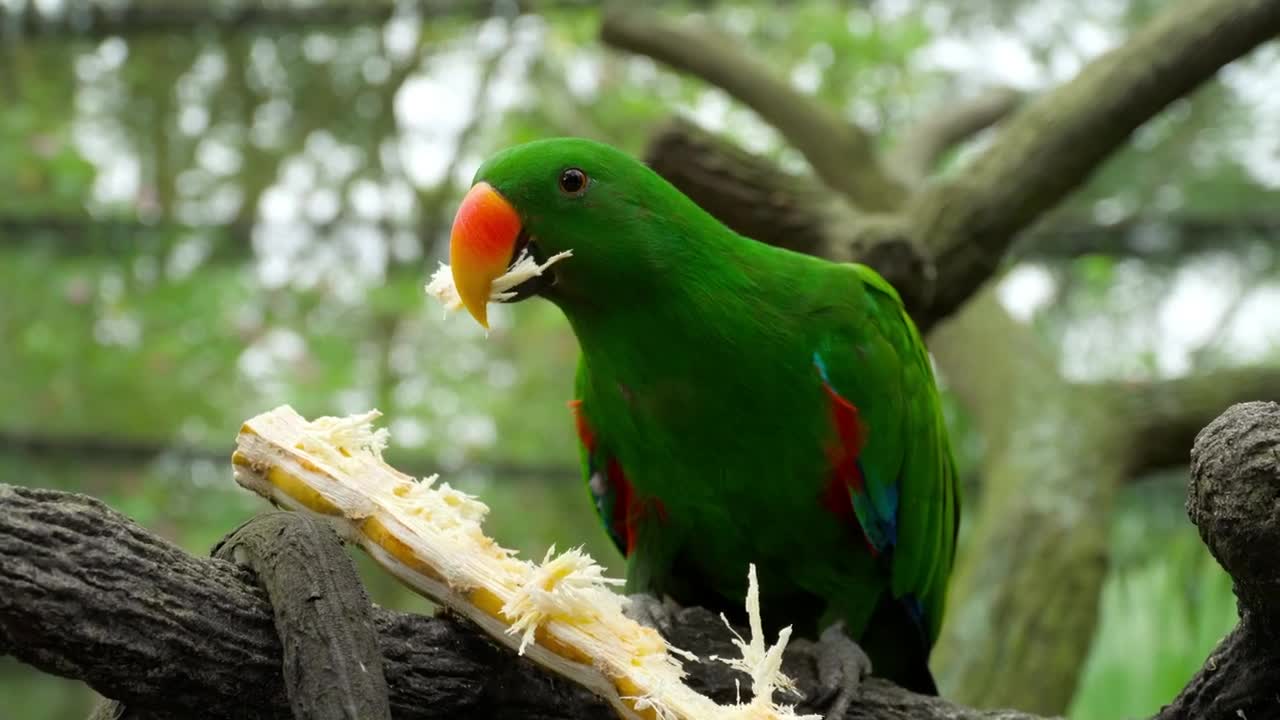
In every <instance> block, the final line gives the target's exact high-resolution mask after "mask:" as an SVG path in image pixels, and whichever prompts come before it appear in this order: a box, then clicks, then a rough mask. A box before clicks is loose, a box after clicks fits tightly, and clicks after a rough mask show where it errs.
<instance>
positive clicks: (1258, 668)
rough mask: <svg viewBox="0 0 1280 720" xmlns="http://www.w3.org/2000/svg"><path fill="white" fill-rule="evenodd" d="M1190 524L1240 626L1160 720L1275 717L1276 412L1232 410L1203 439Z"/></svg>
mask: <svg viewBox="0 0 1280 720" xmlns="http://www.w3.org/2000/svg"><path fill="white" fill-rule="evenodd" d="M1187 515H1188V516H1190V518H1191V521H1192V522H1194V523H1195V524H1196V527H1198V528H1199V529H1200V537H1201V538H1202V539H1203V540H1204V542H1205V544H1206V545H1208V546H1209V551H1210V552H1212V553H1213V556H1214V557H1215V558H1216V559H1217V560H1218V562H1219V563H1220V564H1221V565H1222V567H1223V568H1225V569H1226V571H1227V572H1228V573H1230V575H1231V579H1232V580H1233V581H1234V584H1235V592H1236V597H1237V599H1238V600H1239V607H1240V624H1239V625H1237V626H1236V629H1235V630H1233V631H1232V632H1231V634H1230V635H1228V636H1227V637H1226V639H1224V640H1223V641H1222V642H1221V643H1220V644H1219V645H1218V647H1217V648H1216V649H1215V650H1214V651H1213V654H1211V655H1210V656H1209V659H1208V661H1206V662H1205V665H1204V667H1203V668H1202V669H1201V670H1200V672H1199V673H1198V674H1197V675H1196V676H1195V677H1194V678H1192V680H1191V682H1190V683H1189V684H1188V685H1187V687H1186V689H1184V690H1183V691H1182V693H1180V694H1179V695H1178V697H1177V699H1175V700H1174V701H1173V702H1172V703H1171V704H1170V705H1168V706H1166V707H1165V708H1164V709H1163V710H1161V711H1160V714H1159V715H1158V716H1157V718H1158V719H1159V720H1183V719H1184V718H1186V719H1188V720H1189V719H1190V718H1202V717H1212V716H1214V715H1217V716H1219V717H1221V716H1224V715H1226V713H1228V712H1229V713H1234V717H1237V718H1249V719H1250V720H1256V719H1257V718H1276V717H1280V554H1277V553H1276V548H1278V547H1280V404H1277V403H1274V402H1254V403H1247V404H1242V405H1237V406H1235V407H1233V408H1232V409H1231V410H1230V411H1229V412H1227V413H1224V414H1223V415H1222V416H1220V417H1218V418H1217V419H1216V420H1214V421H1213V423H1211V424H1210V425H1209V426H1208V427H1206V428H1205V429H1204V430H1203V431H1201V433H1200V434H1199V436H1197V437H1196V443H1195V449H1194V450H1193V451H1192V453H1191V484H1190V487H1189V488H1188V491H1187Z"/></svg>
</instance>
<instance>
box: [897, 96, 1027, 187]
mask: <svg viewBox="0 0 1280 720" xmlns="http://www.w3.org/2000/svg"><path fill="white" fill-rule="evenodd" d="M1022 100H1023V94H1022V93H1021V92H1019V91H1018V90H1015V89H1013V88H1008V87H997V88H991V89H990V90H987V91H986V92H984V93H982V94H981V95H978V96H977V97H974V98H970V99H968V100H966V101H962V102H960V103H958V104H956V105H953V106H949V107H947V108H940V109H939V110H937V111H936V112H935V113H934V114H932V115H930V116H929V117H927V118H925V119H924V121H922V122H921V123H920V124H919V125H916V126H915V127H913V128H911V129H909V130H907V131H906V132H905V133H903V135H902V137H901V139H899V140H898V143H897V146H896V148H895V149H894V150H893V152H891V153H889V156H888V157H887V158H886V159H885V165H886V166H887V167H888V168H889V169H890V171H892V172H894V173H896V174H897V175H898V176H899V177H901V178H903V180H905V181H906V182H907V183H908V184H912V185H914V184H916V183H918V182H919V181H921V180H924V179H925V178H927V177H929V176H930V175H932V174H933V171H934V170H935V169H936V168H937V166H938V163H939V162H940V161H941V160H942V157H943V156H944V155H945V154H946V153H947V151H948V150H951V149H952V148H954V147H955V146H956V145H958V144H960V143H962V142H964V141H965V140H968V139H969V138H971V137H973V136H974V135H977V134H978V133H979V132H981V131H983V130H986V129H987V128H989V127H991V126H992V125H995V124H996V123H998V122H1000V121H1001V120H1003V119H1004V118H1005V117H1006V116H1008V115H1009V113H1011V112H1013V111H1014V110H1015V109H1017V107H1018V105H1020V104H1022Z"/></svg>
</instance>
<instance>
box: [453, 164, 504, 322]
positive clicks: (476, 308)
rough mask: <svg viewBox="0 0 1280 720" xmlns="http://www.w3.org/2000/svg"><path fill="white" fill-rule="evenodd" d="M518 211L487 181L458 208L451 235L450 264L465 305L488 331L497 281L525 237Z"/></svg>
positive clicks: (459, 294)
mask: <svg viewBox="0 0 1280 720" xmlns="http://www.w3.org/2000/svg"><path fill="white" fill-rule="evenodd" d="M521 229H522V226H521V223H520V216H519V214H517V213H516V209H515V208H514V207H512V206H511V203H509V202H507V199H506V198H504V197H502V195H501V194H499V193H498V191H497V190H495V189H493V186H491V185H489V183H486V182H479V183H476V184H475V185H474V186H473V187H472V188H471V190H470V191H469V192H467V196H466V197H465V198H463V199H462V205H461V206H459V207H458V214H457V215H455V216H454V218H453V231H452V233H450V235H449V265H450V267H451V268H452V270H453V284H454V287H456V288H457V290H458V297H459V298H460V299H461V300H462V305H463V307H465V308H466V309H467V312H469V313H471V316H472V317H474V318H475V319H476V322H478V323H480V325H481V326H483V327H485V328H486V329H487V328H488V327H489V313H488V307H489V306H488V303H489V294H490V291H491V289H492V287H493V281H494V280H495V279H497V278H498V277H500V276H501V275H502V274H503V273H505V272H506V271H507V268H508V267H509V266H510V265H511V262H512V261H513V260H514V259H515V253H516V250H517V245H518V244H519V240H520V235H521Z"/></svg>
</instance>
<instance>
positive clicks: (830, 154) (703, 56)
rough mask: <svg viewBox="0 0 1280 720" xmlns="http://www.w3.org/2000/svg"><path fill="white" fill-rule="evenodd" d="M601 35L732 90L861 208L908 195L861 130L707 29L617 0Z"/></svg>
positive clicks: (882, 206) (885, 205) (890, 204)
mask: <svg viewBox="0 0 1280 720" xmlns="http://www.w3.org/2000/svg"><path fill="white" fill-rule="evenodd" d="M600 39H601V40H603V41H604V42H605V43H606V44H608V45H612V46H613V47H615V48H618V49H621V50H628V51H630V52H634V53H637V54H640V55H646V56H648V57H651V58H653V59H654V60H656V61H658V62H661V63H664V64H666V65H669V66H671V67H672V68H674V69H676V70H680V71H683V72H686V73H689V74H690V75H693V76H695V77H698V78H701V79H703V80H705V81H706V82H708V83H710V84H712V85H715V86H716V87H719V88H721V89H722V90H724V91H725V92H727V93H729V95H731V96H733V97H734V98H735V99H737V100H738V101H739V102H741V103H743V104H744V105H746V106H747V107H749V108H751V109H752V110H754V111H756V113H758V114H759V115H760V117H761V118H763V119H764V120H765V122H768V123H769V124H770V125H773V126H774V127H775V128H777V130H778V132H780V133H782V135H783V136H784V137H785V138H786V139H787V140H788V141H789V142H790V143H791V144H792V145H794V146H795V147H796V149H798V150H799V151H800V153H801V154H803V155H804V156H805V159H807V160H808V161H809V164H810V165H812V166H813V169H814V171H815V172H816V173H817V174H818V177H820V178H822V180H823V182H825V183H826V184H827V185H828V186H829V187H831V188H832V189H833V190H835V191H837V192H839V193H842V194H843V195H844V196H845V197H847V198H848V199H849V200H851V201H852V202H853V203H854V204H855V205H857V206H858V207H860V208H863V209H865V210H872V211H876V210H888V209H892V208H895V207H897V206H899V205H900V204H901V203H902V201H903V200H904V199H905V194H904V188H903V187H902V186H901V185H899V184H898V183H897V182H896V181H895V180H894V179H892V178H891V177H889V175H888V174H887V173H885V172H884V170H883V169H882V168H881V167H880V163H879V160H878V158H877V157H876V154H875V151H874V148H873V145H872V141H871V139H870V138H869V137H868V136H867V134H866V133H865V132H863V130H862V129H861V128H859V127H857V126H856V125H854V124H852V123H850V122H846V121H845V120H843V119H842V118H840V117H839V116H838V115H836V113H834V112H833V111H832V110H830V109H828V108H827V107H826V106H824V105H823V104H822V103H821V102H819V101H818V100H816V99H814V98H812V97H810V96H808V95H805V94H804V93H801V92H800V91H798V90H796V89H795V88H793V87H792V86H791V85H790V84H789V83H787V82H786V81H785V80H783V79H781V78H779V77H778V76H777V74H776V73H775V72H774V71H773V69H772V68H770V67H768V66H767V65H765V64H764V63H762V62H760V61H758V60H756V59H755V57H753V56H752V55H750V54H748V53H746V52H744V51H742V50H740V49H739V47H738V46H737V44H735V43H734V42H733V41H732V40H730V39H729V38H726V37H725V36H723V35H721V34H719V33H717V32H715V31H713V30H711V29H710V28H705V27H704V28H695V27H691V26H689V25H679V24H676V23H673V22H669V21H667V20H664V19H663V18H661V17H659V16H657V15H656V14H653V13H651V12H649V11H645V10H636V9H632V8H623V7H622V6H621V5H617V4H615V5H613V6H611V8H610V9H609V10H608V11H607V12H606V13H605V17H604V22H603V24H602V25H601V28H600Z"/></svg>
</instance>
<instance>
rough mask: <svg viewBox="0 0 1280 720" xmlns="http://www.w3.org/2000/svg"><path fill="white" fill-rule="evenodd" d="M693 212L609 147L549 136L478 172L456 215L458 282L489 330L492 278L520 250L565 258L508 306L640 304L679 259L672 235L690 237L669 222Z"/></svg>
mask: <svg viewBox="0 0 1280 720" xmlns="http://www.w3.org/2000/svg"><path fill="white" fill-rule="evenodd" d="M690 208H694V209H693V210H692V211H691V210H690ZM698 213H700V211H698V210H696V206H694V205H693V203H692V201H689V200H688V199H687V198H685V197H684V196H683V195H681V194H680V193H679V191H677V190H676V189H675V188H674V187H672V186H671V185H670V184H668V183H667V182H666V181H665V180H663V179H662V178H661V177H660V176H658V175H657V174H656V173H654V172H653V171H652V170H650V169H649V168H647V167H646V166H644V165H643V164H642V163H640V162H638V161H637V160H635V159H634V158H632V157H630V156H629V155H626V154H625V153H623V152H621V151H619V150H616V149H614V148H612V147H609V146H608V145H603V144H601V143H597V142H593V141H590V140H583V139H577V138H555V139H550V140H540V141H536V142H532V143H528V144H525V145H519V146H516V147H512V148H508V149H507V150H504V151H502V152H501V153H499V154H497V155H495V156H494V157H492V158H491V159H489V160H488V161H486V162H485V163H484V164H483V165H481V166H480V169H479V170H477V171H476V175H475V178H474V180H473V182H472V185H471V189H470V190H469V191H468V192H467V194H466V197H464V198H463V200H462V203H461V205H460V206H459V208H458V211H457V214H456V215H455V217H454V221H453V228H452V231H451V233H450V238H449V265H450V267H451V270H452V274H453V282H454V286H455V288H456V289H457V291H458V296H459V298H460V299H461V300H462V304H463V306H464V307H466V309H467V311H468V312H469V313H471V316H472V317H474V318H475V319H476V321H477V322H479V323H480V324H481V325H483V326H485V327H488V312H487V304H488V302H489V299H490V293H491V290H492V287H493V283H494V280H496V279H497V278H499V277H501V276H502V275H503V274H504V273H506V272H507V271H508V270H509V269H510V268H511V267H512V265H513V264H515V263H516V262H517V261H518V260H519V259H520V257H521V256H522V255H524V254H528V255H529V256H530V257H531V258H532V259H533V260H535V261H537V262H538V263H542V262H544V261H545V260H546V259H547V258H549V257H551V256H552V255H555V254H557V253H560V252H563V251H566V250H568V251H572V256H571V257H568V258H566V259H565V260H563V261H562V262H558V263H556V264H554V265H552V266H550V267H548V268H547V269H546V270H545V271H544V272H543V273H542V274H541V275H538V276H535V277H531V278H529V279H528V280H525V281H524V282H522V283H520V284H519V285H517V286H516V287H514V288H511V290H510V292H511V293H513V295H512V297H510V298H508V299H507V300H505V302H518V301H520V300H524V299H526V298H529V297H534V296H542V297H546V298H548V299H550V300H552V301H553V302H556V303H557V304H560V305H562V306H566V305H572V304H575V302H577V303H580V302H588V303H593V304H597V305H599V304H601V303H602V302H603V301H602V300H601V298H604V297H610V298H620V297H621V298H624V299H625V298H627V297H634V298H637V299H639V298H641V297H643V295H644V294H646V293H649V292H651V291H652V290H653V289H654V285H655V282H656V280H657V279H658V278H660V277H661V276H662V274H663V273H664V272H665V271H666V270H667V269H669V268H670V267H673V266H675V265H676V264H678V262H679V256H680V255H681V251H680V250H679V248H678V247H670V246H672V245H676V243H672V242H671V240H670V238H672V237H679V236H682V235H684V236H687V234H684V233H679V232H674V233H673V232H669V231H670V230H672V229H673V228H671V227H669V226H670V225H671V224H672V223H676V224H679V223H681V222H683V221H682V220H681V218H682V217H684V218H685V220H688V218H689V216H690V215H696V214H698ZM664 226H668V227H665V228H664ZM664 230H666V231H664Z"/></svg>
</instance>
